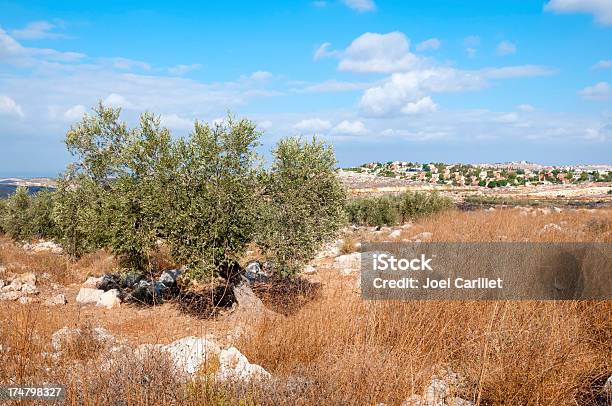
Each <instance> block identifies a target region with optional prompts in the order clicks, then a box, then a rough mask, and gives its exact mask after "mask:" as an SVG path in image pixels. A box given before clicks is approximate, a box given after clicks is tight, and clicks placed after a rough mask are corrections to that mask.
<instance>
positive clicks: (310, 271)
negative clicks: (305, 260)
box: [302, 265, 317, 275]
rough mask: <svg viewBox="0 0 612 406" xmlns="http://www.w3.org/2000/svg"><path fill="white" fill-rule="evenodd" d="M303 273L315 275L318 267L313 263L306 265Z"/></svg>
mask: <svg viewBox="0 0 612 406" xmlns="http://www.w3.org/2000/svg"><path fill="white" fill-rule="evenodd" d="M302 273H303V274H304V275H315V274H316V273H317V268H315V267H314V266H312V265H306V266H305V267H304V270H303V271H302Z"/></svg>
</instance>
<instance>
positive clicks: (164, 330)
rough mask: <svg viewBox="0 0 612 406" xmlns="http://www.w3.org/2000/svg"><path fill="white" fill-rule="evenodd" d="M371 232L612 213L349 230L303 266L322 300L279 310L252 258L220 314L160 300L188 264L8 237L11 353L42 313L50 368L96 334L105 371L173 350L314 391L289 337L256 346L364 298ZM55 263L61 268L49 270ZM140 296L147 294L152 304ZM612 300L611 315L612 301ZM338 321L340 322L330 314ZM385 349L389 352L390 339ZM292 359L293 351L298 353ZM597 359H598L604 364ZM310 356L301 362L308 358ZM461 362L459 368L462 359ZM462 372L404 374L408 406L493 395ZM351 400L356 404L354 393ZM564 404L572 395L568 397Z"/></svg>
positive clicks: (572, 228)
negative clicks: (89, 253)
mask: <svg viewBox="0 0 612 406" xmlns="http://www.w3.org/2000/svg"><path fill="white" fill-rule="evenodd" d="M364 241H600V242H608V243H610V242H612V211H610V210H607V209H600V210H587V209H578V210H575V209H559V208H557V209H555V208H552V207H551V208H525V207H523V208H511V209H488V210H481V211H478V212H476V213H459V212H451V213H448V214H442V215H440V216H438V217H436V218H429V219H423V220H421V221H418V222H414V223H408V224H404V225H402V226H397V227H388V228H369V227H352V228H348V229H346V230H345V231H344V233H343V235H342V238H341V239H339V240H337V241H335V242H333V243H330V244H328V245H327V246H325V247H324V248H323V249H322V250H321V251H320V252H319V254H318V255H317V257H316V258H315V260H313V261H312V263H311V264H309V265H308V266H307V267H306V268H305V269H304V271H303V273H302V275H300V277H301V278H302V279H303V280H304V281H307V282H308V283H309V284H311V285H312V286H315V285H316V286H318V287H319V292H318V294H317V295H316V296H315V297H313V298H311V299H309V300H305V301H304V302H303V304H301V305H300V306H299V308H298V309H292V310H291V312H285V313H283V311H282V310H279V309H278V308H276V307H275V306H274V303H276V302H274V298H272V299H271V298H270V297H267V296H266V295H265V294H262V293H261V291H259V290H258V289H257V286H259V285H257V281H260V280H261V279H265V278H267V277H269V274H268V273H267V271H266V267H265V265H264V264H260V263H257V262H251V263H250V264H249V265H248V266H245V268H246V273H245V275H244V279H243V281H242V283H239V284H237V285H236V286H235V287H233V293H234V296H235V297H236V300H237V303H236V304H234V305H233V306H232V307H231V308H228V309H225V310H223V311H222V312H220V313H219V314H218V315H217V317H214V318H201V317H196V316H195V315H193V314H189V313H186V312H185V311H184V310H182V309H181V308H180V306H177V304H176V302H175V301H173V300H171V299H169V300H163V301H162V300H159V301H157V300H151V299H156V298H160V299H161V298H164V297H167V296H164V295H166V294H167V292H171V291H172V289H175V288H176V286H177V278H180V276H181V273H182V269H180V268H179V269H166V270H165V271H164V272H162V273H160V274H158V275H150V276H148V277H140V278H135V277H132V278H130V277H129V276H128V278H126V277H125V276H124V277H123V279H121V278H119V279H118V278H117V277H116V276H113V274H112V270H113V267H114V265H113V264H114V262H113V261H114V259H113V258H112V256H111V255H109V254H106V253H99V254H97V256H96V257H95V258H93V259H89V260H88V261H85V262H80V263H77V264H74V263H69V260H68V259H67V258H65V257H64V256H63V254H62V249H61V247H60V246H59V245H57V244H54V243H52V242H48V241H40V242H32V243H28V244H21V245H20V244H15V243H13V242H11V241H9V240H8V239H6V238H3V239H1V240H0V354H2V357H3V358H6V359H9V358H10V357H14V356H15V354H14V352H15V348H12V347H11V339H13V338H14V337H13V338H11V332H17V331H21V330H19V328H20V327H19V326H20V325H21V324H20V323H22V322H23V321H24V319H28V318H32V317H33V318H35V319H36V323H35V325H36V327H35V328H36V335H37V337H39V339H40V340H42V341H41V342H42V344H40V345H41V346H42V347H44V351H42V350H41V351H42V352H41V353H40V354H39V355H38V356H39V357H42V358H41V359H43V360H44V362H43V361H40V362H42V363H43V364H45V365H47V364H46V363H47V362H48V363H49V365H54V362H56V363H57V362H64V361H61V360H64V359H65V357H67V356H68V355H69V354H70V352H71V351H74V350H73V349H74V347H75V346H77V345H78V346H79V348H81V350H79V351H82V347H83V344H82V343H83V342H84V341H87V342H88V343H89V344H88V345H89V346H93V347H94V348H95V349H96V350H95V357H93V358H94V359H96V360H97V361H96V362H97V363H98V364H97V367H99V368H102V370H108V369H109V368H111V369H112V368H116V367H117V365H118V364H117V363H121V362H123V361H121V359H122V358H121V357H126V356H129V357H136V358H137V359H138V360H140V361H139V362H144V361H143V360H147V359H151V358H152V357H153V358H156V357H157V355H156V354H164V355H163V356H164V357H166V358H167V359H168V360H169V361H168V362H169V363H170V364H169V365H170V366H169V368H172V369H173V371H174V373H173V374H174V375H175V377H180V380H181V381H189V380H191V379H194V377H195V376H201V375H202V374H203V373H205V374H206V376H208V377H210V379H212V380H214V381H215V382H220V383H222V382H237V381H239V382H243V383H246V384H249V383H252V382H266V381H268V382H271V381H275V380H277V379H281V377H282V382H280V381H278V382H277V383H276V384H275V385H280V386H282V387H283V388H284V389H283V391H289V392H291V393H294V392H295V390H297V389H295V388H296V387H298V388H300V387H302V386H304V387H305V388H310V387H311V383H312V382H315V381H316V379H317V378H316V376H318V375H317V374H319V372H317V373H312V374H310V373H306V374H305V376H302V375H299V374H297V375H296V370H299V368H297V369H295V368H294V367H291V368H290V367H289V366H283V365H282V362H285V361H282V362H281V363H280V364H275V363H274V362H272V361H271V360H272V359H275V358H274V357H277V356H278V354H273V353H274V352H277V351H281V347H282V346H280V344H279V347H278V348H277V347H274V346H273V344H272V343H271V342H270V344H269V345H270V347H269V348H267V349H266V350H265V351H264V352H262V350H263V349H261V348H253V344H252V343H255V342H259V341H258V340H261V339H263V338H262V337H267V334H270V328H272V329H273V328H274V327H270V326H279V327H278V328H279V333H278V334H281V335H282V334H283V333H282V332H281V331H282V328H284V327H282V326H284V325H289V324H291V323H300V322H299V320H300V318H305V317H306V318H307V320H310V321H309V323H312V325H313V326H316V325H317V323H318V322H315V321H314V319H313V318H312V317H315V316H311V315H310V314H309V312H310V313H311V314H312V315H317V314H319V313H318V311H319V310H318V307H317V306H319V305H320V304H322V303H336V304H335V305H334V306H338V307H341V303H356V304H351V305H350V306H361V304H360V303H361V300H360V296H359V293H360V291H359V278H358V275H359V264H360V262H359V261H360V256H359V254H358V253H357V251H358V250H359V249H360V245H361V243H362V242H364ZM50 266H55V267H56V269H55V270H53V269H49V267H50ZM58 267H59V268H62V267H63V268H62V273H61V274H60V273H58V272H57V268H58ZM64 273H67V274H68V275H66V274H64ZM164 292H166V293H164ZM254 292H255V293H254ZM134 299H137V300H134ZM139 302H146V305H143V304H142V303H141V304H139ZM607 306H608V307H607V312H608V315H609V314H610V313H609V311H610V309H609V303H608V305H607ZM521 311H523V310H521ZM356 314H360V313H359V312H357V313H356ZM365 314H367V313H365ZM308 317H310V318H308ZM316 317H319V316H316ZM538 317H539V316H538ZM294 319H295V320H294ZM338 322H339V323H340V321H338ZM356 322H357V321H356ZM262 323H263V324H262ZM270 323H272V324H270ZM329 323H334V321H333V320H330V321H329ZM368 323H369V322H368ZM610 323H611V320H610V319H609V318H608V320H603V327H602V328H603V329H604V330H603V331H604V334H607V335H608V336H609V334H610V333H611V331H612V330H611V327H610ZM262 326H268V327H266V328H263V327H262ZM262 328H263V330H262ZM302 328H303V329H304V330H303V331H302V332H301V333H300V334H302V335H303V336H306V337H309V336H312V337H315V336H316V335H317V334H321V332H311V333H308V332H307V329H308V327H307V326H306V325H303V327H302ZM313 334H315V335H313ZM424 334H427V333H424ZM274 337H276V336H274ZM290 337H291V335H290V334H289V335H285V338H286V339H290ZM274 339H275V338H274ZM329 339H330V338H321V340H329ZM466 339H467V338H466ZM37 340H38V339H37ZM265 340H270V338H267V339H265ZM345 340H349V341H351V340H354V338H350V339H349V338H348V337H347V338H346V339H345ZM432 340H433V338H432ZM478 340H480V339H478ZM37 342H38V341H37ZM268 342H269V341H268ZM315 342H316V340H315V341H314V342H313V341H311V345H316V344H314V343H315ZM466 343H467V341H466ZM295 345H298V344H297V343H296V344H295ZM334 345H335V344H334ZM461 345H465V344H461ZM608 345H609V343H608ZM245 350H246V351H245ZM362 351H363V350H362ZM381 351H387V350H383V347H381ZM388 351H392V350H391V349H388ZM67 354H68V355H67ZM322 354H325V352H323V353H322ZM608 355H609V354H608ZM247 356H248V357H247ZM329 356H331V353H330V354H328V355H321V357H322V358H321V359H326V357H329ZM343 356H346V354H345V355H343ZM284 357H285V358H283V359H290V358H291V356H290V355H285V356H284ZM592 357H594V356H592ZM592 357H591V361H589V362H595V361H593V360H594V359H595V358H592ZM434 358H435V357H434ZM11 359H12V358H11ZM156 359H157V358H156ZM71 362H72V361H71ZM79 362H81V363H80V364H79V365H83V367H84V366H85V365H87V363H86V362H85V361H79ZM159 362H162V361H159ZM304 362H305V361H304V360H302V361H300V363H298V364H299V365H301V364H302V363H304ZM318 362H323V361H318ZM343 362H344V361H343ZM361 362H365V361H361ZM419 362H421V361H419ZM597 362H598V363H600V362H601V361H597ZM328 363H329V364H328ZM333 363H334V362H333V361H332V360H331V359H327V360H326V361H325V362H324V363H323V364H321V365H330V366H331V365H333ZM298 364H296V365H298ZM468 364H469V363H468ZM587 364H588V362H586V361H585V365H587ZM593 365H595V364H593ZM598 365H599V364H598ZM2 368H4V371H2V372H4V373H3V374H0V378H2V379H4V380H6V379H7V376H10V374H11V373H15V372H14V371H13V372H11V371H10V367H8V366H7V365H5V366H4V367H2ZM2 368H0V369H2ZM105 368H106V369H105ZM353 368H354V367H353ZM452 368H457V365H455V366H453V367H452ZM585 368H586V367H585ZM605 368H608V369H609V370H608V372H609V374H608V376H609V375H610V374H612V364H609V363H608V364H607V366H605V367H604V370H605ZM459 369H460V370H463V371H462V372H458V371H455V370H454V369H451V367H449V365H448V364H447V363H445V362H437V361H436V362H434V361H432V364H431V365H430V366H429V367H428V368H427V369H426V370H423V371H428V372H413V373H412V374H413V375H411V376H412V378H408V375H410V374H408V375H407V376H406V378H405V379H412V381H413V384H412V385H411V389H407V390H406V391H405V395H401V396H402V398H401V399H403V401H402V402H397V404H399V403H401V404H402V405H406V406H408V405H421V406H424V405H435V406H443V405H465V406H467V405H473V404H476V402H477V401H478V399H479V398H480V397H481V396H482V397H483V399H484V397H485V395H483V394H482V382H481V381H482V377H481V378H480V380H479V378H478V374H477V373H473V371H472V372H470V371H469V369H470V368H469V367H466V368H461V367H460V368H459ZM587 369H588V368H587ZM375 370H376V368H374V369H373V370H372V371H375ZM466 371H467V372H466ZM21 373H22V374H23V371H22V372H21ZM371 373H374V372H371ZM7 374H9V375H7ZM309 374H310V375H309ZM414 374H416V375H414ZM323 376H324V375H323ZM572 376H573V375H572ZM347 379H348V378H347ZM351 379H358V377H357V376H355V377H354V378H351ZM568 379H569V378H568ZM311 381H312V382H311ZM275 382H276V381H275ZM309 382H311V383H309ZM402 382H404V378H402ZM494 386H495V385H494ZM476 387H478V388H479V389H475V388H476ZM605 388H606V389H605V391H607V392H605V391H604V389H602V388H600V389H598V390H599V392H598V393H600V395H598V396H604V395H601V394H602V393H608V394H610V396H612V381H611V380H610V379H608V380H607V382H606V383H605ZM292 391H293V392H292ZM602 391H604V392H602ZM485 392H486V391H485ZM494 392H495V391H494V390H493V389H490V390H489V393H488V394H487V395H486V396H489V397H490V396H494ZM283 393H285V392H283ZM287 396H289V395H287ZM291 396H293V395H291ZM304 396H306V395H304ZM309 396H315V395H312V394H311V395H309ZM321 396H323V395H321ZM360 396H361V395H360ZM378 396H379V397H378V398H377V400H378V401H380V402H382V403H380V404H383V403H387V402H389V401H388V400H386V399H387V398H390V399H393V400H392V401H390V403H387V404H396V403H395V401H396V400H397V397H398V396H400V395H397V396H395V395H393V396H392V395H385V394H384V391H383V392H381V393H380V395H378ZM499 396H501V397H503V395H499ZM373 397H374V398H376V397H377V395H376V394H375V393H374V394H371V393H369V394H368V395H367V396H366V395H364V396H363V397H362V398H360V399H369V400H371V399H372V398H373ZM346 399H347V402H348V403H352V402H353V400H354V398H350V399H351V400H350V401H349V400H348V399H349V398H346ZM322 403H325V402H323V401H322ZM511 403H512V402H511ZM305 404H310V403H308V402H306V403H305ZM491 404H493V403H491ZM541 404H551V403H546V402H543V403H541ZM558 404H570V403H566V402H565V399H564V401H563V402H560V403H558ZM585 404H586V403H585Z"/></svg>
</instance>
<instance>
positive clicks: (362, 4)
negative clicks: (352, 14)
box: [342, 0, 376, 13]
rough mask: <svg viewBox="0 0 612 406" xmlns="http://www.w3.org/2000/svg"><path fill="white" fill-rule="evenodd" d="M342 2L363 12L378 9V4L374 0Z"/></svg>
mask: <svg viewBox="0 0 612 406" xmlns="http://www.w3.org/2000/svg"><path fill="white" fill-rule="evenodd" d="M342 3H344V4H345V5H346V6H347V7H349V8H352V9H353V10H357V11H359V12H361V13H363V12H367V11H374V10H376V4H374V1H373V0H342Z"/></svg>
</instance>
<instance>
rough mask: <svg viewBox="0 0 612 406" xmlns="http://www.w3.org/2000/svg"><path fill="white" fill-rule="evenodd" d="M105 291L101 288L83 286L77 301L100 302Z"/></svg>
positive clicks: (86, 302)
mask: <svg viewBox="0 0 612 406" xmlns="http://www.w3.org/2000/svg"><path fill="white" fill-rule="evenodd" d="M103 293H104V291H103V290H101V289H91V288H81V290H79V294H78V295H77V297H76V302H77V303H80V304H90V303H91V304H93V303H98V300H100V296H102V294H103Z"/></svg>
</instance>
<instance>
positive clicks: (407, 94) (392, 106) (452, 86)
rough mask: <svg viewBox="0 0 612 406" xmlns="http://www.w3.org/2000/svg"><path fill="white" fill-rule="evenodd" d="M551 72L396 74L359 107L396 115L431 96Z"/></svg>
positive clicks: (509, 69) (370, 92) (424, 71)
mask: <svg viewBox="0 0 612 406" xmlns="http://www.w3.org/2000/svg"><path fill="white" fill-rule="evenodd" d="M550 73H551V71H550V70H549V69H546V68H543V67H538V66H531V65H524V66H520V65H519V66H511V67H505V68H487V69H482V70H479V71H467V70H459V69H455V68H448V67H434V68H429V69H420V70H413V71H410V72H405V73H394V74H393V75H391V77H390V78H388V79H387V80H386V81H385V82H384V83H383V84H381V85H377V86H373V87H371V88H369V89H367V90H366V91H365V92H364V94H363V95H362V97H361V100H360V103H359V105H360V108H361V111H362V112H363V113H364V114H365V115H367V116H385V115H390V114H391V115H392V114H396V113H398V112H402V111H403V109H404V107H405V106H406V105H407V104H408V103H414V102H417V101H418V100H421V99H422V98H423V97H425V96H427V95H428V94H431V93H441V92H459V91H469V90H478V89H482V88H484V87H487V86H489V80H490V79H505V78H512V77H530V76H541V75H547V74H550ZM403 112H405V111H403Z"/></svg>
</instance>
